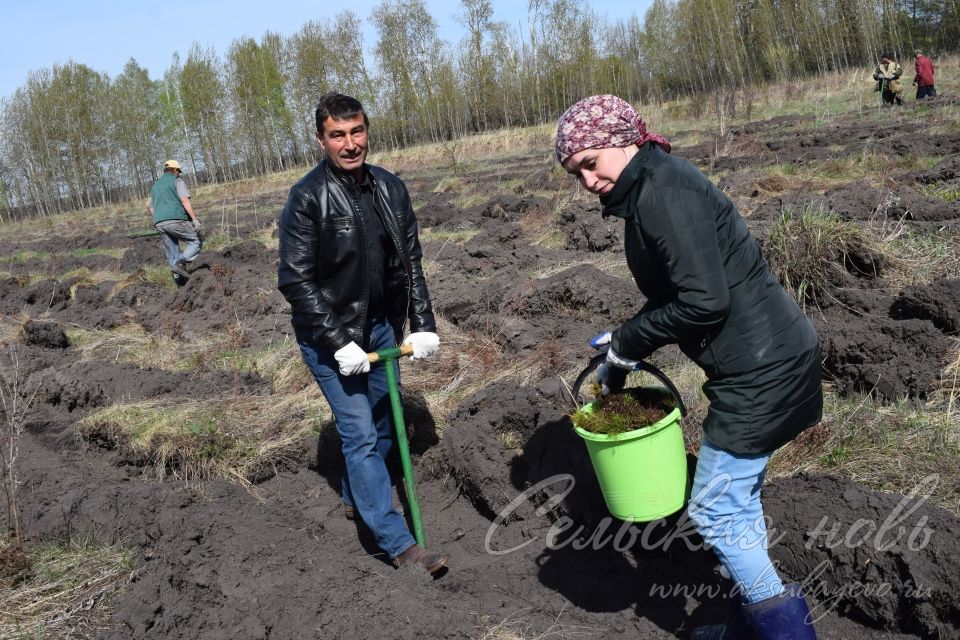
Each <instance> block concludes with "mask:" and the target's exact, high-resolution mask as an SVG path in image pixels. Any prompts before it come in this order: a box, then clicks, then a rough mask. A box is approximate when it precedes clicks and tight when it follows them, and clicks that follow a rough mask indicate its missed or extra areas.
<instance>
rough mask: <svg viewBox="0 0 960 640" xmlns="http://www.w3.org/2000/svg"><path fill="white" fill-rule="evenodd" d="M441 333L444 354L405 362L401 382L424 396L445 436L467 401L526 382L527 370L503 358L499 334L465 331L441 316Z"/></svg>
mask: <svg viewBox="0 0 960 640" xmlns="http://www.w3.org/2000/svg"><path fill="white" fill-rule="evenodd" d="M437 331H438V333H439V335H440V337H441V338H440V339H441V341H442V342H441V349H440V353H439V354H437V355H436V356H434V357H433V358H430V359H428V360H424V361H421V362H417V363H406V362H405V361H401V366H402V370H401V379H402V382H403V386H404V388H405V389H409V390H411V391H415V392H419V393H422V394H423V395H424V398H425V399H426V401H427V405H428V407H429V409H430V413H431V414H432V415H433V417H434V419H435V420H436V421H437V430H438V432H442V429H443V427H444V426H445V425H446V424H447V423H448V422H449V419H450V417H451V414H452V413H453V412H454V411H455V409H456V407H457V405H459V404H460V402H461V401H463V399H464V398H466V397H468V396H470V395H472V394H474V393H476V392H477V391H479V390H480V389H482V388H484V387H486V386H489V385H491V384H494V383H495V382H499V381H500V380H504V379H508V378H522V377H524V373H525V371H526V370H525V365H524V363H520V362H517V361H510V360H508V359H507V358H505V357H504V356H503V353H502V352H501V350H500V346H499V345H498V344H497V342H496V340H495V335H496V333H495V332H493V333H490V332H480V331H473V330H471V331H463V330H461V329H459V328H458V327H457V326H456V325H454V324H452V323H450V322H449V321H447V320H446V319H445V318H444V317H443V316H441V315H437ZM527 366H529V365H527ZM528 373H529V372H528ZM530 375H531V376H533V375H535V374H534V373H530Z"/></svg>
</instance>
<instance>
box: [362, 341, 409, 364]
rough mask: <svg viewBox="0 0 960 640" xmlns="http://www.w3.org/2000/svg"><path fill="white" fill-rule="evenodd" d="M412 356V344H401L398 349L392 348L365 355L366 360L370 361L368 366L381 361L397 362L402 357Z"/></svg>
mask: <svg viewBox="0 0 960 640" xmlns="http://www.w3.org/2000/svg"><path fill="white" fill-rule="evenodd" d="M412 355H413V345H412V344H402V345H400V346H399V347H393V348H392V349H384V350H382V351H374V352H373V353H368V354H367V360H369V361H370V364H373V363H374V362H380V361H381V360H398V359H400V358H402V357H403V356H412Z"/></svg>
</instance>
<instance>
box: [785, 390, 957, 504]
mask: <svg viewBox="0 0 960 640" xmlns="http://www.w3.org/2000/svg"><path fill="white" fill-rule="evenodd" d="M941 395H944V394H941ZM950 409H951V404H950V400H949V398H946V397H941V398H939V399H938V400H935V401H930V402H927V403H925V404H922V403H918V402H915V401H907V400H903V401H900V402H895V403H885V402H881V401H878V400H875V399H873V398H871V397H869V396H857V395H854V396H851V397H848V398H842V397H839V396H837V395H835V394H832V393H828V394H827V395H826V398H825V405H824V419H823V422H821V423H820V424H819V425H817V426H816V427H813V428H811V429H808V430H807V431H804V432H803V433H802V434H800V436H799V437H798V438H797V439H796V440H795V441H794V442H792V443H790V444H788V445H787V446H785V447H784V448H782V449H780V450H778V451H777V453H776V454H774V457H773V459H772V461H771V470H772V471H773V472H774V473H779V474H784V473H795V472H797V471H813V472H820V473H833V474H839V475H842V476H844V477H847V478H850V479H851V480H855V481H857V482H860V483H862V484H864V485H866V486H867V487H869V488H871V489H876V490H878V491H890V492H894V493H901V494H906V493H908V492H910V490H911V489H913V488H914V487H916V486H917V485H918V484H919V483H920V482H921V480H923V479H924V478H926V477H928V476H930V475H936V477H937V482H936V488H935V490H934V491H933V495H932V496H931V499H932V502H934V503H935V504H937V505H938V506H941V507H943V508H945V509H947V510H949V511H951V512H953V513H955V514H960V432H958V428H957V423H956V416H955V415H951V413H950ZM953 409H954V410H955V409H956V407H953ZM904 461H909V464H904Z"/></svg>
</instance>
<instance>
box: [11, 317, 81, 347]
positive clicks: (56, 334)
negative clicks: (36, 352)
mask: <svg viewBox="0 0 960 640" xmlns="http://www.w3.org/2000/svg"><path fill="white" fill-rule="evenodd" d="M23 341H24V343H25V344H30V345H35V346H38V347H44V348H46V349H66V348H67V347H69V346H70V341H69V340H68V339H67V334H66V333H65V332H64V331H63V326H62V325H61V324H60V323H58V322H43V321H37V320H28V321H27V322H26V324H24V325H23Z"/></svg>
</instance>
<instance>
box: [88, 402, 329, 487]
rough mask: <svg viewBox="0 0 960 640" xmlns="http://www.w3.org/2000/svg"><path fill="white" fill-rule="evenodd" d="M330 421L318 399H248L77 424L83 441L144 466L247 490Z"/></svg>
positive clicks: (100, 416) (114, 413) (124, 410)
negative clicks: (230, 483) (103, 446)
mask: <svg viewBox="0 0 960 640" xmlns="http://www.w3.org/2000/svg"><path fill="white" fill-rule="evenodd" d="M328 416H329V411H328V409H327V407H326V404H325V403H324V402H323V400H322V399H321V398H319V397H318V395H317V394H307V395H304V396H303V397H300V395H299V394H289V395H284V396H276V395H273V396H241V397H235V398H219V399H209V400H205V401H203V402H200V401H187V402H183V401H181V402H179V403H177V404H175V405H171V404H165V403H164V402H161V401H146V402H139V403H134V404H117V405H113V406H110V407H107V408H105V409H102V410H100V411H98V412H96V413H94V414H92V415H89V416H87V417H85V418H83V419H82V420H80V421H79V422H78V423H77V433H78V434H79V435H80V436H81V437H83V438H85V439H87V440H92V441H96V442H101V443H105V444H107V445H108V446H111V447H116V448H117V449H119V450H120V451H121V452H122V454H123V455H125V456H127V457H128V458H130V459H131V460H134V461H136V462H138V463H142V464H149V465H152V466H153V467H154V468H155V470H156V472H157V475H158V476H159V477H160V478H163V477H165V476H166V475H168V474H171V475H173V476H174V477H176V478H179V479H183V480H186V481H188V482H193V481H199V480H204V479H209V478H226V479H230V480H234V481H238V482H240V483H243V484H247V483H250V482H253V481H256V480H257V479H258V478H261V477H265V476H270V475H272V471H273V468H274V466H275V465H276V464H278V463H280V462H281V461H283V460H284V459H289V458H297V457H299V456H300V455H301V453H302V446H303V440H304V438H305V437H306V436H307V435H309V434H310V433H311V432H315V431H317V430H318V429H319V426H320V425H321V424H322V423H323V421H324V420H325V419H327V418H328Z"/></svg>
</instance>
